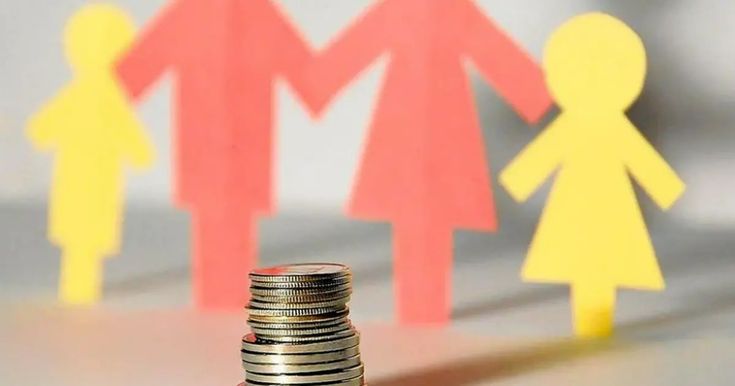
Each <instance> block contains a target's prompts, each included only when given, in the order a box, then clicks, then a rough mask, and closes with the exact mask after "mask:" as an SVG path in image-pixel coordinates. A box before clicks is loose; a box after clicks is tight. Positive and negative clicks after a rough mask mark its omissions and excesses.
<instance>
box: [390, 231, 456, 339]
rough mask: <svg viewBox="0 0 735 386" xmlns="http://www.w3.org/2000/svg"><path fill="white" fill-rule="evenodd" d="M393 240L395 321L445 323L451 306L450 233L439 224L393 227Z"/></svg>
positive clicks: (422, 323) (421, 323) (407, 323)
mask: <svg viewBox="0 0 735 386" xmlns="http://www.w3.org/2000/svg"><path fill="white" fill-rule="evenodd" d="M393 240H394V241H393V245H394V246H393V248H394V251H393V259H394V260H393V261H394V263H393V264H394V271H395V272H394V275H395V280H394V281H395V286H396V287H395V291H396V306H397V313H398V321H399V322H400V323H401V324H405V325H427V324H432V325H445V324H447V323H448V322H449V319H450V316H451V303H452V302H451V291H452V280H451V277H452V230H451V229H450V228H448V227H446V226H442V225H441V224H431V223H428V224H422V223H421V222H415V223H404V224H396V225H395V226H394V228H393Z"/></svg>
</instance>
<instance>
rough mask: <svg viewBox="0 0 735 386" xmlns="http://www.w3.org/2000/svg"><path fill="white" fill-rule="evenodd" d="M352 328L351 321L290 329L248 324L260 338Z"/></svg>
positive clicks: (320, 333) (312, 333) (308, 334)
mask: <svg viewBox="0 0 735 386" xmlns="http://www.w3.org/2000/svg"><path fill="white" fill-rule="evenodd" d="M350 328H352V323H350V322H349V321H348V322H346V323H340V324H335V325H332V326H323V327H311V328H295V329H294V328H292V329H273V328H270V327H267V328H261V327H253V326H250V330H251V331H252V332H253V333H254V334H255V336H257V337H258V338H262V339H269V338H268V337H272V336H293V337H298V336H310V335H327V334H332V333H335V332H339V331H344V330H348V329H350Z"/></svg>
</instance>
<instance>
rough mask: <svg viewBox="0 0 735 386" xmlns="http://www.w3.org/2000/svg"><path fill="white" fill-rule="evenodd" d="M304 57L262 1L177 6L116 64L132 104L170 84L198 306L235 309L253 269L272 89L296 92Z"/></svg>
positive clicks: (266, 194)
mask: <svg viewBox="0 0 735 386" xmlns="http://www.w3.org/2000/svg"><path fill="white" fill-rule="evenodd" d="M311 56H312V54H311V52H310V51H309V49H308V46H307V45H306V43H305V42H304V41H303V39H302V38H301V36H300V35H299V34H298V33H297V31H296V30H295V29H294V28H293V27H292V26H291V25H290V24H289V23H288V21H287V20H286V18H285V17H284V16H283V15H282V13H281V12H280V10H279V9H277V7H275V5H274V4H273V3H272V2H271V1H268V0H248V1H241V0H180V1H174V2H172V3H170V4H169V5H168V7H166V8H165V9H163V10H162V11H161V12H160V13H159V15H158V16H157V17H156V18H155V19H154V20H153V21H151V22H150V23H149V25H148V26H147V27H146V29H145V30H144V31H143V33H142V34H141V37H140V39H139V40H138V41H137V42H136V43H135V45H134V46H133V47H132V49H131V50H130V51H129V52H128V53H127V54H126V56H125V57H124V58H123V59H122V60H121V61H120V62H119V64H118V67H117V70H118V75H119V77H120V79H121V81H122V83H123V84H124V85H125V87H126V89H127V91H128V93H129V95H130V97H131V98H133V99H136V100H139V99H141V98H142V96H143V94H144V93H145V92H146V91H147V90H149V89H150V88H151V86H153V85H154V84H155V83H156V82H157V81H158V80H159V79H160V78H161V77H162V75H164V73H166V72H167V71H170V72H171V73H172V75H173V80H174V95H173V104H174V118H173V121H174V127H173V137H174V143H173V146H174V160H173V163H174V165H173V168H172V169H173V170H174V174H175V176H174V179H175V183H174V185H175V187H174V190H175V201H176V203H177V205H178V206H180V207H181V208H184V209H187V210H189V211H190V212H191V213H192V223H193V225H192V227H193V233H194V234H193V235H192V242H193V246H192V251H193V279H194V296H195V302H196V304H197V306H198V307H201V308H208V309H213V308H215V309H232V310H236V309H241V308H242V307H243V305H244V304H245V303H246V302H247V299H248V298H249V295H248V287H249V283H248V280H247V275H248V272H249V271H250V270H251V269H252V268H254V267H255V264H256V256H257V246H256V241H257V238H256V235H255V229H256V220H257V218H258V216H260V215H267V214H270V213H271V212H272V210H273V207H272V206H273V203H272V186H273V167H272V160H273V137H274V134H273V122H272V117H273V116H274V114H275V112H274V111H273V105H272V104H273V100H274V98H273V85H274V82H275V80H276V78H277V77H278V76H284V77H286V80H288V81H289V83H290V84H291V85H292V86H293V87H294V89H295V90H296V91H297V92H299V91H301V90H303V89H305V88H306V85H305V84H304V81H303V80H302V76H303V74H302V72H303V69H304V68H305V64H306V63H307V62H308V61H309V60H310V59H311Z"/></svg>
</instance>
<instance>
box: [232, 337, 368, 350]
mask: <svg viewBox="0 0 735 386" xmlns="http://www.w3.org/2000/svg"><path fill="white" fill-rule="evenodd" d="M359 343H360V334H359V333H357V332H354V333H352V334H351V335H348V336H345V337H341V338H339V339H335V340H329V341H325V342H315V343H304V344H280V343H271V342H263V341H261V340H258V338H256V336H255V334H253V333H250V334H247V335H245V336H244V337H243V338H242V349H243V350H245V351H251V352H256V353H271V354H304V353H322V352H329V351H338V350H344V349H346V348H349V347H354V346H356V345H357V344H359Z"/></svg>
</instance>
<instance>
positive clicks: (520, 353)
mask: <svg viewBox="0 0 735 386" xmlns="http://www.w3.org/2000/svg"><path fill="white" fill-rule="evenodd" d="M733 294H735V288H732V287H729V288H720V289H719V290H717V291H709V292H706V293H705V292H701V293H697V294H693V295H692V299H693V300H694V299H698V301H691V302H688V303H687V304H688V306H686V307H682V308H680V309H676V310H673V311H671V312H668V313H663V314H660V315H654V316H652V317H650V318H645V319H639V320H636V321H634V322H631V323H625V324H622V325H619V326H618V327H617V330H616V338H615V339H613V340H607V341H582V340H572V339H567V340H558V341H552V342H548V343H544V344H538V345H534V346H529V347H526V348H523V349H520V350H517V351H508V352H493V353H488V354H486V355H479V356H476V357H474V358H471V359H467V360H462V361H457V362H450V363H446V364H444V365H440V366H437V367H434V368H431V369H428V370H423V371H417V372H414V373H408V374H400V375H396V376H393V377H389V378H385V379H378V380H377V381H375V382H370V385H371V386H432V385H436V386H439V385H441V386H462V385H469V384H473V383H476V382H479V381H492V380H495V379H501V378H505V377H510V376H513V375H518V374H522V373H527V372H532V371H535V370H539V369H543V368H548V367H553V366H556V365H560V364H563V363H566V362H569V361H573V360H575V359H578V358H581V357H585V356H590V355H598V354H603V353H606V352H611V351H618V350H623V349H626V348H630V347H633V346H634V345H642V344H645V341H644V340H641V337H643V338H646V337H655V336H656V335H657V334H660V333H661V332H663V331H665V330H666V329H667V328H671V327H675V326H677V325H680V324H682V323H686V322H692V321H697V320H700V319H704V318H706V317H710V316H712V315H715V314H717V313H722V312H729V311H732V310H735V295H733ZM634 339H635V340H636V341H635V342H634V341H633V340H634Z"/></svg>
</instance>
